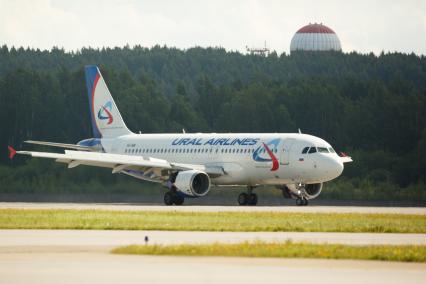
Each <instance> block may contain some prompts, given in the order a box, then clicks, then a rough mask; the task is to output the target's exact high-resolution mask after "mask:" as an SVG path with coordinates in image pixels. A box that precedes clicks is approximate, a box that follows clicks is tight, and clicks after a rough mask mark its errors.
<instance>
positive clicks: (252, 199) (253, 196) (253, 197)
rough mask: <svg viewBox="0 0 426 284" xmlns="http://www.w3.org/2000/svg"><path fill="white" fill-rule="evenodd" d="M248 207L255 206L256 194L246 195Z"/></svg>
mask: <svg viewBox="0 0 426 284" xmlns="http://www.w3.org/2000/svg"><path fill="white" fill-rule="evenodd" d="M247 203H248V205H251V206H255V205H257V194H256V193H252V194H249V195H248V202H247Z"/></svg>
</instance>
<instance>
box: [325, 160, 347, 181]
mask: <svg viewBox="0 0 426 284" xmlns="http://www.w3.org/2000/svg"><path fill="white" fill-rule="evenodd" d="M323 161H324V164H323V167H324V168H323V170H324V171H325V175H326V177H327V179H328V180H332V179H335V178H337V177H338V176H340V175H341V174H342V172H343V162H342V160H341V159H340V157H339V156H337V155H336V156H332V157H330V156H327V157H324V160H323Z"/></svg>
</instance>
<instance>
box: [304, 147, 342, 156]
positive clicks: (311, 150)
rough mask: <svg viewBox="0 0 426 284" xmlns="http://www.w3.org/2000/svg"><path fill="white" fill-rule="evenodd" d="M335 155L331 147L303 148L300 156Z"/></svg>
mask: <svg viewBox="0 0 426 284" xmlns="http://www.w3.org/2000/svg"><path fill="white" fill-rule="evenodd" d="M316 152H318V153H336V151H334V149H333V148H332V147H328V148H327V147H314V146H312V147H305V148H303V150H302V154H313V153H316Z"/></svg>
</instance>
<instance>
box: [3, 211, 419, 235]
mask: <svg viewBox="0 0 426 284" xmlns="http://www.w3.org/2000/svg"><path fill="white" fill-rule="evenodd" d="M0 229H97V230H172V231H229V232H257V231H269V232H289V231H291V232H359V233H361V232H363V233H364V232H373V233H426V216H425V215H399V214H358V213H357V214H354V213H351V214H331V213H287V212H175V211H168V212H152V211H105V210H70V209H68V210H66V209H59V210H53V209H52V210H40V209H0Z"/></svg>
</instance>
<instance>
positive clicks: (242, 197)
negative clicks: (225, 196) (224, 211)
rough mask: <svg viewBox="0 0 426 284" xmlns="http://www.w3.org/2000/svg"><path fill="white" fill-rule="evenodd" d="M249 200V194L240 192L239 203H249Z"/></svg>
mask: <svg viewBox="0 0 426 284" xmlns="http://www.w3.org/2000/svg"><path fill="white" fill-rule="evenodd" d="M248 201H249V195H248V194H247V193H245V192H243V193H240V195H238V204H239V205H242V206H244V205H247V204H248Z"/></svg>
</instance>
